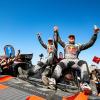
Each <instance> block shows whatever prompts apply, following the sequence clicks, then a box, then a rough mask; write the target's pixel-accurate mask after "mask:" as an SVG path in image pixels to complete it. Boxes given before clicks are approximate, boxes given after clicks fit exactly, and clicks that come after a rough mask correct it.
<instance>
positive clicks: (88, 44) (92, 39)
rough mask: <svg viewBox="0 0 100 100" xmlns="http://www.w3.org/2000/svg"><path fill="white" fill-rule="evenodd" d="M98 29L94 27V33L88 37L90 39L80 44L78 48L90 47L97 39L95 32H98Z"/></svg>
mask: <svg viewBox="0 0 100 100" xmlns="http://www.w3.org/2000/svg"><path fill="white" fill-rule="evenodd" d="M99 30H100V29H99V28H95V29H94V34H93V36H92V38H91V39H90V41H89V42H88V43H86V44H82V45H81V46H80V50H85V49H88V48H90V47H91V46H93V44H94V43H95V41H96V40H97V34H98V32H99Z"/></svg>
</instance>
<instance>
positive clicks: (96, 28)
mask: <svg viewBox="0 0 100 100" xmlns="http://www.w3.org/2000/svg"><path fill="white" fill-rule="evenodd" d="M99 31H100V29H99V28H98V27H97V26H96V25H94V34H97V33H99Z"/></svg>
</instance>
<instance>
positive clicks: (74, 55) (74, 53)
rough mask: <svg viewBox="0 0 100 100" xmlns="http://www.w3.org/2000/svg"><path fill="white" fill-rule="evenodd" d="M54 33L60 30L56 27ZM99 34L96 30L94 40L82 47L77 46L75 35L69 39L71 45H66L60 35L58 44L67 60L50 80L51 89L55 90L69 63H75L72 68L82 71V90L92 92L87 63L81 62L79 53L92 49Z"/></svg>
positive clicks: (61, 63)
mask: <svg viewBox="0 0 100 100" xmlns="http://www.w3.org/2000/svg"><path fill="white" fill-rule="evenodd" d="M54 32H55V33H56V34H58V28H57V27H54ZM98 32H99V29H98V28H97V29H94V34H93V36H92V38H91V39H90V41H89V42H88V43H86V44H82V45H77V44H75V36H74V35H70V36H69V37H68V39H69V43H68V44H65V43H64V42H63V41H62V40H61V38H60V36H59V34H58V42H59V44H60V45H61V46H62V47H63V48H64V57H65V59H63V60H61V61H60V62H59V63H58V64H57V66H56V67H55V69H54V72H53V75H52V78H51V79H50V78H48V80H49V85H51V89H55V88H54V87H55V86H56V81H57V80H58V79H59V78H60V76H61V75H62V72H63V70H65V69H66V68H68V67H69V66H68V63H69V62H74V63H73V65H72V67H73V68H75V67H78V68H80V71H81V82H82V84H81V88H82V89H83V90H84V89H88V90H90V91H91V88H90V87H89V85H88V83H89V74H88V71H87V66H86V64H87V63H86V62H85V61H81V60H79V58H78V56H79V53H80V52H81V51H82V50H85V49H88V48H89V47H91V46H92V45H93V44H94V43H95V41H96V39H97V33H98Z"/></svg>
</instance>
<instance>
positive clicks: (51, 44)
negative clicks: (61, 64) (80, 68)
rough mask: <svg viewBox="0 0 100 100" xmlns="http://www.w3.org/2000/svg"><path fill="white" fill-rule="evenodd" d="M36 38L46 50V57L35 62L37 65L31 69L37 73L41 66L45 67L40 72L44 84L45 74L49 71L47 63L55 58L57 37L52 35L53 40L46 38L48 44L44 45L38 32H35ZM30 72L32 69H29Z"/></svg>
mask: <svg viewBox="0 0 100 100" xmlns="http://www.w3.org/2000/svg"><path fill="white" fill-rule="evenodd" d="M37 37H38V40H39V42H40V44H41V45H42V46H43V47H44V48H45V49H46V50H47V53H48V57H47V58H46V59H41V61H40V62H38V63H37V65H36V66H35V67H34V68H33V69H32V70H33V73H34V74H35V73H38V72H39V70H40V69H41V68H43V67H44V68H45V70H44V71H43V73H42V81H43V83H44V84H45V85H46V84H48V83H47V81H46V79H45V78H46V76H47V75H48V74H49V73H50V71H51V68H50V66H49V65H51V64H53V63H54V62H55V60H56V59H57V40H56V39H57V38H56V36H55V37H54V40H53V39H51V38H49V39H48V44H47V45H46V44H45V43H44V42H43V40H42V38H41V36H40V34H37ZM31 72H32V71H31Z"/></svg>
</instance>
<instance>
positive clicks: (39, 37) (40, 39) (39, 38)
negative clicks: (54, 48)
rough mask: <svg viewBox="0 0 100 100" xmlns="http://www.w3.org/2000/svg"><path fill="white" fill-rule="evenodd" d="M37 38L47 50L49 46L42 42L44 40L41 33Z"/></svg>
mask: <svg viewBox="0 0 100 100" xmlns="http://www.w3.org/2000/svg"><path fill="white" fill-rule="evenodd" d="M37 37H38V40H39V42H40V44H41V45H42V46H43V47H44V48H45V49H47V45H46V44H45V43H44V42H43V41H42V38H41V36H40V34H39V33H38V34H37Z"/></svg>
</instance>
